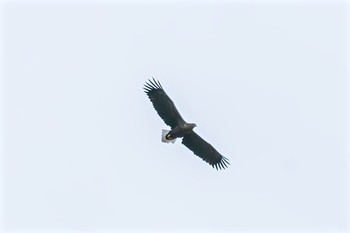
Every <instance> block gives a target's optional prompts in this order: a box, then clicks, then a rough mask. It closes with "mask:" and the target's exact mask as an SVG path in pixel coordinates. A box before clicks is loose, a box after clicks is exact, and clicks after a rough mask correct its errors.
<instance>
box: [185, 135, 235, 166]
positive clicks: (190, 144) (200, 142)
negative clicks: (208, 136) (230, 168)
mask: <svg viewBox="0 0 350 233" xmlns="http://www.w3.org/2000/svg"><path fill="white" fill-rule="evenodd" d="M182 144H184V145H185V146H186V147H187V148H188V149H190V150H191V151H193V153H194V154H195V155H197V156H198V157H200V158H202V159H203V160H204V161H205V162H207V163H209V164H210V165H211V166H212V167H214V168H216V170H217V169H218V168H219V169H225V168H226V167H227V165H229V164H230V163H229V162H228V159H227V158H225V157H224V156H222V155H221V154H220V153H219V152H218V151H217V150H215V148H214V147H213V146H212V145H210V144H209V143H208V142H206V141H205V140H204V139H203V138H201V137H200V136H199V135H198V134H196V133H195V132H193V131H192V132H191V133H189V134H186V135H185V137H183V138H182Z"/></svg>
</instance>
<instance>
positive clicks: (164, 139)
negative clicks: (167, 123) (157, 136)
mask: <svg viewBox="0 0 350 233" xmlns="http://www.w3.org/2000/svg"><path fill="white" fill-rule="evenodd" d="M169 132H170V130H167V129H163V130H162V142H165V143H169V142H171V143H175V141H176V138H175V139H172V140H168V139H166V138H165V135H167V134H168V133H169Z"/></svg>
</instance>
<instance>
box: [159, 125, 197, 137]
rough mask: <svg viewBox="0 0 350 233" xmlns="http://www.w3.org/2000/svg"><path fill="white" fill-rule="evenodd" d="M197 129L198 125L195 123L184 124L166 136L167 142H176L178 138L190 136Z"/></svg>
mask: <svg viewBox="0 0 350 233" xmlns="http://www.w3.org/2000/svg"><path fill="white" fill-rule="evenodd" d="M194 127H196V124H194V123H187V122H184V123H182V124H180V125H178V126H176V127H175V128H173V129H171V130H170V131H169V132H168V133H167V134H166V135H165V139H167V140H174V139H176V138H182V137H184V136H185V135H186V134H189V133H191V132H192V129H193V128H194Z"/></svg>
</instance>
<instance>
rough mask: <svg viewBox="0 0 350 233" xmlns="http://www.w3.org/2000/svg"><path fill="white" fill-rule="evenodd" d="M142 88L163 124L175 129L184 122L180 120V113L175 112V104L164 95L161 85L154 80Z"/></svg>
mask: <svg viewBox="0 0 350 233" xmlns="http://www.w3.org/2000/svg"><path fill="white" fill-rule="evenodd" d="M148 81H149V82H148V83H146V84H145V87H144V88H143V89H144V90H145V92H146V94H147V95H148V98H149V99H150V100H151V102H152V104H153V107H154V109H155V110H156V111H157V112H158V115H159V116H160V117H161V118H162V119H163V121H164V122H165V124H167V125H169V126H170V127H171V128H174V127H176V126H177V125H179V124H180V123H184V122H185V121H184V120H183V119H182V117H181V115H180V113H179V112H178V111H177V109H176V107H175V104H174V103H173V101H172V100H171V99H170V98H169V96H168V95H167V94H166V93H165V91H164V89H163V87H162V85H160V82H159V81H156V80H155V79H153V81H152V80H148Z"/></svg>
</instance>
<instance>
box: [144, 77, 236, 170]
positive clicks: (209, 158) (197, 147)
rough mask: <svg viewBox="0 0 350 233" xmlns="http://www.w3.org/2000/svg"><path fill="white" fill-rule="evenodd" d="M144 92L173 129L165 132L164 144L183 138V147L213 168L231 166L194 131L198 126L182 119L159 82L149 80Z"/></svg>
mask: <svg viewBox="0 0 350 233" xmlns="http://www.w3.org/2000/svg"><path fill="white" fill-rule="evenodd" d="M144 91H145V93H146V94H147V96H148V98H149V99H150V101H151V102H152V104H153V107H154V109H155V110H156V111H157V113H158V115H159V116H160V117H161V118H162V119H163V121H164V123H165V124H167V125H168V126H170V128H171V129H170V130H163V135H162V141H163V142H172V143H174V142H175V139H176V138H182V144H183V145H185V146H186V147H187V148H188V149H190V150H191V151H192V152H193V153H194V154H195V155H197V156H198V157H200V158H202V159H203V160H204V161H205V162H207V163H209V164H210V165H211V166H212V167H214V168H216V169H225V168H226V167H227V166H228V165H229V164H230V163H229V162H228V159H227V158H225V157H224V156H222V155H221V154H220V153H219V152H218V151H217V150H216V149H215V148H214V147H213V146H212V145H211V144H209V143H208V142H207V141H205V140H204V139H203V138H201V137H200V136H199V135H198V134H196V133H195V132H194V131H193V128H194V127H196V124H194V123H187V122H186V121H185V120H184V119H183V118H182V116H181V115H180V113H179V111H178V110H177V109H176V107H175V104H174V102H173V101H172V100H171V99H170V98H169V96H168V95H167V94H166V93H165V91H164V89H163V87H162V85H161V84H160V82H159V81H157V80H155V79H153V80H148V82H146V84H145V86H144Z"/></svg>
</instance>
